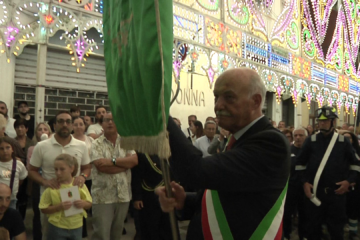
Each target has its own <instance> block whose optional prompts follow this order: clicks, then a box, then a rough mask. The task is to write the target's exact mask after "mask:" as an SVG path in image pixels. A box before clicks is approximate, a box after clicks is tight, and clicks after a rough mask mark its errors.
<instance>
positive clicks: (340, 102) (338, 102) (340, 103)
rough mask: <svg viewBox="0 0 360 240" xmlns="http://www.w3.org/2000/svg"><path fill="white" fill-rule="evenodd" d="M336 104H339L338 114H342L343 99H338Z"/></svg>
mask: <svg viewBox="0 0 360 240" xmlns="http://www.w3.org/2000/svg"><path fill="white" fill-rule="evenodd" d="M336 104H337V110H338V114H340V111H341V105H342V101H340V100H338V101H336Z"/></svg>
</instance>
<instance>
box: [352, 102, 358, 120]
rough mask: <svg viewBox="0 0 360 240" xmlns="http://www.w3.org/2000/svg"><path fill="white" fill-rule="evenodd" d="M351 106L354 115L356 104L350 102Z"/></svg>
mask: <svg viewBox="0 0 360 240" xmlns="http://www.w3.org/2000/svg"><path fill="white" fill-rule="evenodd" d="M351 108H352V111H353V116H354V117H355V116H356V109H357V104H352V106H351Z"/></svg>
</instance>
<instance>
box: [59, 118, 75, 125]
mask: <svg viewBox="0 0 360 240" xmlns="http://www.w3.org/2000/svg"><path fill="white" fill-rule="evenodd" d="M56 122H57V123H58V124H64V123H66V124H67V125H70V124H72V122H71V120H70V119H67V120H65V119H58V120H56Z"/></svg>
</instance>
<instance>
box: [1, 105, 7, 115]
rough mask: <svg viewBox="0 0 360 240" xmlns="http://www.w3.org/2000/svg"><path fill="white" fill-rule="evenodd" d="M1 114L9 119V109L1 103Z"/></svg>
mask: <svg viewBox="0 0 360 240" xmlns="http://www.w3.org/2000/svg"><path fill="white" fill-rule="evenodd" d="M0 112H1V113H2V114H4V116H5V117H6V118H7V117H8V115H7V114H8V109H7V107H6V105H5V104H4V103H0Z"/></svg>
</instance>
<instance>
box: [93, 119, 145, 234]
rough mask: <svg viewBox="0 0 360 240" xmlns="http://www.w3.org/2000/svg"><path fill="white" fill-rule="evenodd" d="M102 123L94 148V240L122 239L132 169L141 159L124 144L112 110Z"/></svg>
mask: <svg viewBox="0 0 360 240" xmlns="http://www.w3.org/2000/svg"><path fill="white" fill-rule="evenodd" d="M100 124H101V125H102V127H103V129H104V135H102V136H100V137H99V138H98V139H96V140H95V141H94V142H93V145H92V147H91V161H92V162H91V163H92V170H91V174H92V187H91V194H92V197H93V205H92V214H93V227H94V234H93V236H92V240H112V239H117V240H118V239H121V235H122V230H123V227H124V221H125V217H126V214H127V212H128V208H129V203H130V200H131V170H130V168H132V167H134V166H135V165H137V163H138V161H137V156H136V154H135V152H134V151H130V150H125V149H122V148H121V147H120V135H119V134H118V133H117V129H116V126H115V123H114V121H113V116H112V114H111V113H106V114H105V115H104V117H103V118H102V120H101V122H100Z"/></svg>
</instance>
